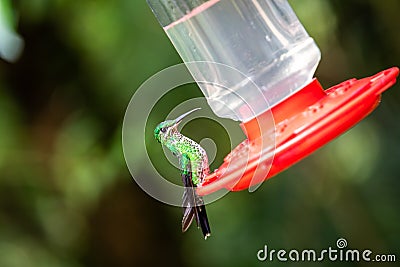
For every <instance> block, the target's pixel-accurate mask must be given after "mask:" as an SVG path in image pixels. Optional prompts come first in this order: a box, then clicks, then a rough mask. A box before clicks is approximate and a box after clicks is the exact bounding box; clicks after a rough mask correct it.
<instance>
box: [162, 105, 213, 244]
mask: <svg viewBox="0 0 400 267" xmlns="http://www.w3.org/2000/svg"><path fill="white" fill-rule="evenodd" d="M199 109H200V108H196V109H193V110H190V111H188V112H186V113H185V114H182V115H181V116H179V117H178V118H176V119H175V120H166V121H163V122H161V123H160V124H158V125H157V127H156V128H155V130H154V137H155V138H156V140H157V141H158V142H159V143H161V144H162V145H164V146H166V147H167V148H168V149H169V150H170V151H171V152H172V154H173V155H174V156H176V157H177V158H178V160H179V165H180V168H181V176H182V182H183V185H184V187H185V189H184V193H183V197H182V200H183V204H182V207H183V218H182V232H186V230H187V229H188V228H189V226H190V225H191V224H192V221H193V219H195V220H196V223H197V227H198V228H201V231H202V233H203V236H204V239H207V237H209V236H210V235H211V230H210V224H209V222H208V218H207V213H206V208H205V205H204V200H203V198H202V197H200V196H199V195H197V193H196V187H197V186H199V185H201V182H202V181H203V180H204V178H205V177H206V176H207V175H208V174H209V166H208V157H207V154H206V151H205V150H204V148H202V147H201V146H200V145H199V144H198V143H196V142H195V141H193V140H192V139H190V138H188V137H186V136H184V135H183V134H181V133H180V132H179V130H178V125H179V123H180V122H181V121H182V119H183V118H185V117H186V116H187V115H189V114H191V113H192V112H194V111H196V110H199Z"/></svg>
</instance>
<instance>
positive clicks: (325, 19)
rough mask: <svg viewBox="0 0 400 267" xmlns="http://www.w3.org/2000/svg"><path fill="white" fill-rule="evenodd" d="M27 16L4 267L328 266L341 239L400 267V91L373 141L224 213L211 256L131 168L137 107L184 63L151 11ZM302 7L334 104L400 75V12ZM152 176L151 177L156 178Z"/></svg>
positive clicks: (8, 117) (2, 229)
mask: <svg viewBox="0 0 400 267" xmlns="http://www.w3.org/2000/svg"><path fill="white" fill-rule="evenodd" d="M2 1H4V0H2ZM12 2H13V7H14V11H15V14H16V17H17V18H18V27H17V31H18V33H19V34H20V35H21V36H22V37H23V38H24V40H25V49H24V51H23V54H22V56H21V57H20V59H19V60H18V61H17V62H15V63H13V64H11V63H7V62H5V61H1V60H0V267H13V266H18V267H19V266H23V267H29V266H42V267H45V266H52V267H57V266H74V267H80V266H156V265H159V266H259V265H265V264H267V263H265V262H264V263H261V262H259V261H258V260H257V257H256V253H257V251H258V250H259V249H262V248H263V246H264V245H265V244H266V245H268V246H269V247H270V248H275V249H280V248H284V249H288V250H289V249H292V248H297V249H305V248H314V249H317V250H318V249H324V248H327V247H329V246H332V247H335V244H336V240H337V239H338V238H340V237H343V238H346V239H347V241H348V243H349V247H351V248H359V249H365V248H369V249H371V250H372V251H373V252H374V253H392V254H393V253H394V254H397V263H398V262H399V261H400V254H399V247H400V226H399V221H400V212H399V204H400V194H399V186H400V180H399V178H400V164H399V160H400V123H399V114H400V86H399V84H397V85H395V86H394V87H392V89H390V90H389V91H388V92H386V93H385V94H384V95H383V99H382V103H381V105H380V106H379V107H378V109H377V110H376V111H375V112H374V113H372V115H370V116H369V117H367V118H366V119H365V120H364V121H362V122H361V123H360V124H359V125H357V126H356V127H354V128H353V129H351V130H350V131H348V132H347V133H346V134H344V135H343V136H341V137H340V138H338V139H336V140H335V141H333V142H331V143H330V144H328V145H327V146H325V147H323V148H322V149H320V150H318V151H317V152H316V153H314V154H313V155H312V156H310V157H309V158H307V159H305V160H303V161H302V162H300V163H299V164H297V165H295V166H293V167H292V168H290V169H289V170H287V171H285V172H283V173H282V174H279V175H278V176H277V177H275V178H274V179H271V180H269V181H267V182H265V183H264V184H263V185H262V187H261V188H260V189H258V190H257V191H256V192H255V193H252V194H250V193H248V192H247V191H244V192H237V193H230V194H228V195H227V196H226V197H224V198H223V199H221V200H219V201H217V202H215V203H213V204H211V205H209V207H208V214H209V218H210V221H211V227H212V230H213V236H212V237H211V238H210V239H209V240H207V241H204V240H203V239H202V237H201V234H200V232H199V231H198V230H197V229H195V228H194V227H192V228H191V229H190V230H189V231H188V233H186V234H182V233H181V232H180V221H181V210H180V209H179V208H174V207H169V206H167V205H164V204H162V203H160V202H157V201H156V200H154V199H152V198H150V197H149V196H148V195H147V194H146V193H144V192H143V191H141V189H140V188H139V187H138V186H137V185H136V183H135V182H134V181H133V179H132V178H131V177H130V174H129V172H128V169H127V167H126V165H125V162H124V158H123V155H122V145H121V127H122V120H123V116H124V111H125V109H126V107H127V105H128V103H129V100H130V98H131V96H132V95H133V93H134V92H135V90H136V89H137V88H138V87H139V86H140V84H141V83H143V82H144V81H145V80H146V79H147V78H149V77H150V76H151V75H153V74H154V73H156V72H157V71H159V70H162V69H163V68H165V67H168V66H171V65H173V64H176V63H179V62H181V61H180V58H179V57H178V55H177V53H176V52H175V50H174V48H173V47H172V45H171V44H170V42H169V40H168V39H167V37H166V35H165V34H164V32H163V30H162V29H161V27H160V26H159V24H158V23H157V21H156V19H155V17H154V16H153V14H152V13H151V11H150V9H149V8H148V6H147V5H146V2H145V1H144V0H136V1H133V0H117V1H106V0H101V1H100V0H98V1H94V0H92V1H89V0H86V1H66V0H52V1H51V0H19V1H12ZM290 3H291V4H292V6H293V8H294V9H295V11H296V13H297V14H298V16H299V18H300V20H301V21H302V22H303V24H304V25H305V27H306V29H307V30H308V31H309V33H310V35H311V36H313V37H314V39H315V40H316V42H317V43H318V45H319V47H320V49H321V52H322V61H321V63H320V66H319V68H318V70H317V74H316V76H317V77H319V80H320V82H321V83H322V84H323V86H324V87H325V88H328V87H330V86H332V85H335V84H337V83H339V82H341V81H343V80H346V79H348V78H353V77H357V78H362V77H365V76H370V75H373V74H375V73H377V72H379V71H380V70H383V69H386V68H388V67H392V66H396V65H397V66H398V65H399V63H400V34H399V25H400V16H399V13H400V2H399V1H398V0H386V1H378V0H369V1H368V0H351V1H345V0H303V1H294V0H293V1H290ZM0 41H1V40H0ZM185 92H186V93H185V95H179V94H177V95H176V96H174V101H175V102H176V103H174V101H167V100H165V101H162V103H160V106H159V108H158V109H157V111H154V114H153V115H154V116H152V118H153V117H154V119H152V120H151V121H150V122H149V125H150V126H151V127H153V126H155V125H156V124H157V123H158V122H159V121H161V120H163V119H164V118H165V115H166V114H167V113H168V112H169V111H170V110H171V109H172V108H173V107H174V105H176V104H178V103H179V101H182V100H184V99H187V98H190V97H195V96H196V97H198V96H200V95H201V93H200V90H199V89H198V88H197V87H196V86H191V87H189V89H188V90H186V91H185ZM207 125H208V124H207V121H205V122H204V121H203V122H201V125H200V126H199V125H196V123H195V122H193V125H192V126H191V128H193V129H190V130H189V129H185V130H186V134H187V135H189V136H191V137H193V136H194V138H195V139H196V140H201V139H202V138H204V137H207V136H209V135H210V134H209V133H208V132H209V131H213V129H214V128H212V127H211V126H209V127H210V128H207V127H208V126H207ZM196 128H197V129H203V131H202V132H201V134H198V132H196V130H195V129H196ZM196 134H197V135H196ZM225 136H226V135H224V134H219V135H216V136H214V137H213V139H214V141H215V142H216V144H218V146H221V149H219V150H218V152H217V158H216V161H215V162H214V163H213V166H214V167H217V166H218V165H219V164H220V163H221V161H222V158H223V156H224V155H225V154H226V153H227V152H229V149H228V148H227V147H228V146H227V145H226V140H225ZM149 140H151V142H152V143H150V144H148V147H149V148H150V149H152V150H154V151H156V152H157V151H159V152H160V154H159V155H160V157H159V158H158V159H156V160H158V161H160V162H161V163H160V164H163V165H164V166H165V168H169V167H168V166H169V164H168V162H167V161H166V160H165V159H164V156H163V154H161V151H162V150H161V148H160V146H159V144H158V143H156V142H153V141H152V139H151V138H149ZM139 141H141V140H139ZM137 157H138V158H139V159H140V157H145V155H137ZM137 167H138V168H139V169H140V170H141V172H142V173H143V175H146V172H147V170H148V168H150V167H151V166H137ZM168 175H169V176H170V177H174V176H177V177H178V175H179V173H178V171H177V170H176V169H173V168H170V171H168ZM272 264H273V265H274V266H275V265H281V266H284V265H290V264H289V263H281V264H278V262H274V263H272ZM309 264H310V263H303V264H301V263H298V264H296V265H295V264H292V265H293V266H309ZM329 264H332V263H329ZM329 264H328V265H329ZM270 265H271V263H270ZM292 265H290V266H292ZM340 265H341V266H364V264H362V263H343V262H342V263H340ZM385 266H391V265H390V264H389V263H386V264H385ZM392 266H396V265H395V264H394V265H392ZM397 266H398V265H397Z"/></svg>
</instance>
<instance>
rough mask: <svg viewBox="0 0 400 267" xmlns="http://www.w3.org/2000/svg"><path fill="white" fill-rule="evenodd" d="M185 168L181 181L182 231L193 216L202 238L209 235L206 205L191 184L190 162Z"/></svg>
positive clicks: (189, 223)
mask: <svg viewBox="0 0 400 267" xmlns="http://www.w3.org/2000/svg"><path fill="white" fill-rule="evenodd" d="M187 165H188V166H187V167H186V170H183V171H182V181H183V184H184V186H185V190H184V191H183V196H182V198H183V205H182V206H183V218H182V232H185V231H186V230H187V229H188V228H189V226H190V225H191V223H192V221H193V218H195V220H196V223H197V227H199V228H201V231H202V232H203V236H204V239H207V237H209V236H210V235H211V230H210V224H209V222H208V217H207V212H206V207H205V205H204V200H203V198H202V197H200V196H199V195H197V193H196V187H195V186H194V184H193V180H192V172H191V168H190V162H189V164H187Z"/></svg>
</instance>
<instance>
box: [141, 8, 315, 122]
mask: <svg viewBox="0 0 400 267" xmlns="http://www.w3.org/2000/svg"><path fill="white" fill-rule="evenodd" d="M147 2H148V4H149V5H150V7H151V8H152V10H153V12H154V13H155V15H156V17H157V18H158V20H159V22H160V23H161V25H162V26H163V27H164V30H165V31H166V33H167V35H168V36H169V38H170V39H171V41H172V43H173V44H174V46H175V48H176V50H177V51H178V53H179V54H180V56H181V57H182V59H183V61H184V62H185V63H187V62H193V61H202V62H203V63H202V64H197V65H196V64H190V65H188V66H189V70H190V71H191V73H192V75H193V76H194V78H195V80H196V81H208V82H209V83H200V82H199V83H198V84H199V86H200V88H201V90H202V91H203V93H204V95H205V96H206V98H207V100H208V103H209V105H210V107H211V108H212V109H213V111H214V112H215V113H216V114H217V115H218V116H220V117H225V118H231V119H235V120H240V121H248V120H250V119H252V118H253V117H254V116H256V115H259V114H261V113H263V112H265V111H266V110H267V109H269V108H271V107H273V106H274V105H276V104H278V103H279V102H281V101H282V100H284V99H286V98H288V97H289V96H291V95H292V94H293V93H295V92H297V91H298V90H300V89H301V88H302V87H303V86H304V85H306V84H307V83H309V82H310V81H311V79H312V77H313V75H314V72H315V70H316V68H317V65H318V63H319V60H320V57H321V55H320V51H319V49H318V47H317V45H316V44H315V42H314V40H313V39H312V38H311V37H309V35H308V34H307V32H306V31H305V29H304V27H303V26H302V24H301V23H300V22H299V20H298V18H297V17H296V15H295V13H294V12H293V10H292V8H291V7H290V5H289V3H288V2H287V1H286V0H210V1H204V0H147ZM207 62H208V63H207ZM212 62H215V63H220V64H224V65H227V66H229V67H232V68H234V69H237V70H239V71H240V72H241V74H237V75H235V74H232V72H229V71H221V68H219V67H218V65H215V64H213V63H212ZM216 66H217V67H216ZM243 75H244V76H245V77H247V78H248V79H249V80H250V81H252V82H253V83H254V84H255V85H256V87H257V88H259V89H260V90H261V94H262V96H263V97H264V98H265V99H266V100H267V102H268V104H266V102H265V101H259V99H260V90H258V89H255V88H256V87H254V86H250V85H249V84H250V83H251V82H250V83H249V82H248V81H244V80H243V77H244V76H243ZM215 84H222V85H226V86H227V87H229V88H226V87H223V86H216V85H215ZM244 106H250V109H251V110H252V112H244V111H245V110H246V108H244Z"/></svg>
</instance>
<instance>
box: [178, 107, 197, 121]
mask: <svg viewBox="0 0 400 267" xmlns="http://www.w3.org/2000/svg"><path fill="white" fill-rule="evenodd" d="M199 109H201V108H195V109H192V110H190V111H188V112H186V113H185V114H182V115H180V116H179V117H178V118H176V119H175V125H178V124H179V123H180V122H181V121H182V120H183V118H185V117H186V116H187V115H189V114H190V113H192V112H195V111H197V110H199Z"/></svg>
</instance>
